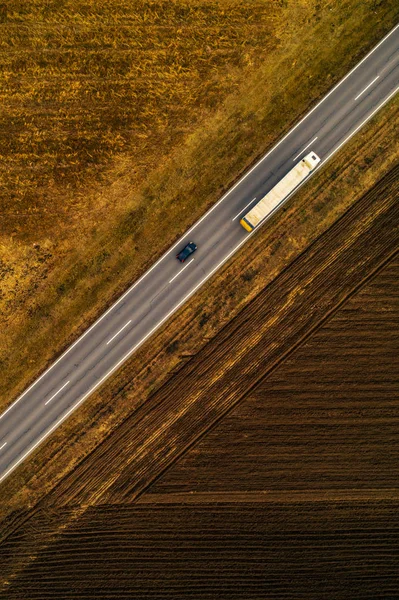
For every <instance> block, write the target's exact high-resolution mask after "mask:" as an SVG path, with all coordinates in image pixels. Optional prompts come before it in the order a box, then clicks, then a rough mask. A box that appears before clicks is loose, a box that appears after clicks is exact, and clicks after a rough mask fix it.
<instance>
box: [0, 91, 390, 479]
mask: <svg viewBox="0 0 399 600" xmlns="http://www.w3.org/2000/svg"><path fill="white" fill-rule="evenodd" d="M398 91H399V87H397V88H396V89H395V90H394V91H393V92H392V93H391V94H390V95H389V96H388V97H387V98H386V99H385V100H384V101H383V102H382V103H381V104H380V105H379V106H378V107H377V108H376V109H375V110H374V111H373V112H372V113H371V114H370V115H369V116H368V117H367V118H366V119H365V120H364V121H363V122H362V123H361V125H359V126H358V127H357V128H356V129H355V130H354V131H353V132H352V133H351V134H350V135H349V136H348V137H347V138H345V140H344V141H343V142H341V144H340V145H339V146H338V147H337V148H335V150H333V151H332V152H331V153H330V154H329V155H328V156H327V157H326V158H325V159H324V161H323V162H322V163H319V164H318V165H317V167H316V168H315V169H314V170H313V171H312V172H311V174H310V175H309V177H307V178H306V179H304V181H302V183H300V184H299V185H298V187H296V188H295V190H293V192H291V194H289V195H288V196H287V197H286V198H285V199H284V201H283V202H282V203H281V204H284V202H285V201H286V200H288V199H289V198H290V197H291V196H292V194H294V193H296V192H297V191H298V190H299V188H300V187H302V186H303V185H304V184H305V183H306V182H307V181H308V180H309V179H310V177H312V175H313V174H314V173H315V172H316V171H317V170H318V169H319V168H320V167H321V166H322V165H324V164H325V163H326V162H327V161H328V160H329V159H330V158H331V157H332V156H333V154H335V153H336V152H337V151H338V150H339V149H340V148H341V147H342V146H343V145H344V144H345V143H346V142H347V141H348V140H349V139H350V138H351V137H353V136H354V135H355V133H356V132H357V131H358V130H359V129H360V128H361V127H362V126H363V125H364V124H365V123H367V121H369V120H370V119H371V118H372V117H373V116H374V114H375V113H376V112H377V111H378V110H379V109H380V108H382V107H383V106H384V104H386V103H387V102H388V101H389V100H390V98H392V96H394V95H395V93H397V92H398ZM281 204H280V205H279V206H281ZM276 208H277V207H276ZM273 212H274V211H272V213H270V215H268V217H270V216H271V215H272V214H273ZM268 217H266V218H265V219H264V220H263V221H261V223H260V224H259V225H258V226H257V227H255V229H253V230H252V231H251V232H250V233H248V235H246V236H245V237H244V238H243V240H242V241H241V242H240V243H239V244H238V245H237V246H236V247H235V248H234V249H233V250H232V251H231V252H229V254H228V255H227V256H226V257H225V258H224V259H223V260H222V261H221V262H220V263H219V264H218V265H217V266H216V267H214V268H213V269H212V271H211V272H210V273H209V274H208V275H206V277H204V279H202V280H201V281H200V282H199V283H198V284H197V285H196V286H195V287H194V288H193V289H192V290H191V292H189V293H188V294H187V296H185V297H184V298H183V299H182V300H181V301H180V302H179V304H177V305H176V306H175V307H174V308H173V309H172V310H171V311H170V312H169V313H168V314H167V315H166V316H165V317H164V318H163V319H162V320H161V321H160V322H159V323H158V324H157V325H155V327H153V328H152V329H151V331H149V332H148V333H147V334H146V335H145V336H144V337H143V338H142V339H141V340H140V341H139V342H138V343H137V344H136V345H135V346H134V347H133V348H132V349H131V350H129V352H128V353H127V354H125V356H124V357H123V358H121V360H120V361H118V362H117V363H116V365H114V366H113V367H112V369H111V370H110V371H108V373H107V374H106V375H104V376H103V377H102V378H101V379H100V380H99V381H98V382H97V383H96V384H95V385H94V386H93V387H92V388H91V389H90V390H89V391H88V392H86V394H84V396H82V398H80V400H78V402H76V404H74V405H73V406H72V407H71V408H70V409H69V410H68V411H67V412H66V413H65V414H64V415H63V416H62V417H61V418H60V419H59V420H58V421H57V422H56V423H55V424H54V425H53V426H52V427H51V428H50V429H49V430H48V431H47V432H46V433H45V434H44V435H43V436H42V437H41V438H40V439H39V440H38V441H37V442H35V444H34V445H33V446H32V447H31V448H30V449H29V450H28V451H27V452H25V454H24V455H23V456H22V457H21V458H19V459H18V461H17V462H16V463H15V464H14V465H13V466H12V467H10V468H9V469H8V471H6V472H5V473H3V475H2V476H1V477H0V482H1V481H3V479H5V478H6V477H7V476H8V475H9V474H10V473H11V471H13V470H14V469H16V467H17V466H18V465H19V464H20V463H21V462H22V461H23V460H25V458H26V457H27V456H29V454H30V453H31V452H33V450H35V448H37V446H39V445H40V444H41V443H42V441H43V440H44V439H46V437H48V436H49V435H50V434H51V433H52V432H53V431H54V429H56V428H57V427H58V426H59V425H60V424H61V423H62V422H63V421H64V420H65V419H66V418H67V417H68V416H69V415H70V414H71V413H72V412H73V411H74V410H75V409H76V408H77V407H78V406H79V405H80V404H82V402H83V401H84V400H85V399H86V398H87V397H88V396H90V394H92V393H93V392H94V390H95V389H97V388H98V387H99V386H100V385H101V384H102V383H103V381H105V380H106V379H107V378H108V377H109V376H110V375H111V374H112V373H113V372H114V371H116V370H117V369H118V368H119V367H120V365H121V364H122V363H124V362H125V360H127V359H128V358H129V356H131V355H132V354H133V353H134V352H135V351H136V350H137V348H139V347H140V346H141V344H143V343H144V342H145V341H146V340H147V339H148V338H149V337H150V336H151V335H152V334H153V333H154V331H156V330H157V329H158V328H159V327H161V325H163V323H164V322H165V321H166V320H167V319H169V317H170V316H171V315H173V313H174V312H176V311H177V310H178V309H179V308H180V307H181V305H182V304H184V302H186V300H188V298H190V296H192V295H193V294H194V293H195V292H196V291H197V290H198V288H200V287H201V286H202V285H203V284H204V283H205V281H207V279H209V278H210V277H212V275H213V274H214V273H215V271H217V270H218V269H219V268H220V267H221V266H222V265H223V264H224V263H225V262H227V261H228V260H229V258H230V257H231V256H232V255H233V254H234V253H235V252H237V250H238V249H239V248H241V246H242V245H243V244H245V242H246V241H247V240H248V238H249V237H251V235H253V234H254V233H256V232H257V230H258V228H259V227H261V226H262V225H263V224H264V223H266V221H267V220H268Z"/></svg>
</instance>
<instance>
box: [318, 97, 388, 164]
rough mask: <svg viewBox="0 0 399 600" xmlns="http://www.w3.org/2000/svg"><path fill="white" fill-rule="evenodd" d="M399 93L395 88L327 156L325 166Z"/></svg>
mask: <svg viewBox="0 0 399 600" xmlns="http://www.w3.org/2000/svg"><path fill="white" fill-rule="evenodd" d="M398 92H399V86H398V87H397V88H395V89H394V91H393V92H391V93H390V94H389V96H388V97H387V98H385V100H383V102H381V104H379V105H378V106H377V108H375V109H374V110H373V112H372V113H370V114H369V115H368V117H366V118H365V119H364V121H362V122H361V123H360V125H358V126H357V127H356V129H354V130H353V131H352V133H351V134H350V135H349V136H348V137H347V138H345V140H344V141H343V142H341V143H340V144H339V146H337V147H336V148H335V149H334V150H333V151H332V152H330V154H328V155H327V157H326V158H325V159H324V161H323V164H324V163H325V162H326V161H327V160H329V159H330V158H331V157H332V156H333V154H335V153H336V152H338V150H339V149H340V148H341V147H342V146H343V145H344V144H345V143H346V142H347V141H348V140H349V139H350V138H351V137H352V136H354V135H355V133H357V132H358V131H359V129H361V127H363V125H365V123H367V121H369V120H370V119H371V118H372V117H373V116H374V115H375V113H376V112H378V111H379V110H380V109H381V108H382V107H383V106H384V104H386V103H387V102H388V101H389V100H390V99H391V98H392V96H394V95H395V94H397V93H398ZM319 166H320V165H318V166H317V167H316V168H315V171H317V169H318V168H319Z"/></svg>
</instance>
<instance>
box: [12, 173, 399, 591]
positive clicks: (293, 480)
mask: <svg viewBox="0 0 399 600" xmlns="http://www.w3.org/2000/svg"><path fill="white" fill-rule="evenodd" d="M398 197H399V165H398V166H396V167H395V168H394V169H392V170H391V172H390V173H389V174H387V175H386V177H384V178H383V179H382V180H381V181H380V182H379V183H378V184H377V185H376V186H374V188H373V189H372V190H370V192H368V193H367V194H366V195H364V196H363V197H362V198H361V199H360V200H359V201H358V202H357V203H356V204H355V205H354V206H353V207H351V208H350V209H349V210H348V211H347V212H346V213H345V214H344V215H343V216H342V217H341V218H340V219H339V220H338V221H337V222H336V223H335V225H334V226H333V227H331V228H330V229H329V230H328V231H327V232H326V233H325V234H324V235H323V236H321V237H320V238H319V239H318V240H317V241H316V242H315V243H313V244H312V245H311V246H310V247H309V248H308V249H307V250H306V252H304V253H303V254H302V255H301V256H300V257H299V258H298V259H297V260H296V261H294V262H293V263H292V264H291V265H290V266H289V267H288V268H287V269H286V270H285V271H284V272H283V273H282V274H281V275H280V276H279V277H278V278H277V279H276V280H275V281H274V282H273V283H272V284H271V285H270V286H268V287H267V288H266V289H265V290H264V291H263V292H261V294H259V296H258V297H257V298H256V299H255V300H254V301H253V302H251V303H250V304H249V305H248V307H247V308H246V309H245V310H244V311H242V312H241V313H240V314H239V315H238V316H237V317H236V318H235V319H234V320H233V321H232V322H231V323H229V324H228V325H226V327H225V328H224V329H223V331H222V332H221V333H220V334H219V335H218V336H217V337H216V338H215V339H214V340H213V341H211V342H210V343H209V344H207V346H206V347H205V348H204V349H203V350H202V351H201V352H200V353H199V354H198V356H196V357H195V358H194V359H193V360H192V361H190V363H189V364H188V365H186V368H185V370H184V371H181V372H179V373H177V374H176V375H175V377H174V378H172V379H171V380H170V382H168V383H167V384H166V385H165V386H163V388H161V389H160V390H159V391H158V392H157V393H156V394H155V395H154V396H153V397H152V398H151V399H150V400H149V401H148V402H147V403H146V404H145V405H144V406H143V407H142V409H141V410H140V411H137V414H136V415H135V416H134V417H132V418H131V419H130V420H129V421H127V422H126V423H125V424H124V425H123V426H122V427H120V428H119V430H118V431H117V432H116V433H114V434H113V435H112V436H111V437H110V438H109V439H108V440H107V441H106V442H105V443H104V444H102V446H101V447H100V448H99V449H98V450H97V451H95V452H93V453H92V455H91V456H89V457H88V458H87V459H86V460H85V461H84V462H83V463H82V464H81V465H80V466H79V467H78V468H77V469H76V470H75V471H74V472H73V473H72V474H71V475H70V476H69V477H67V478H66V479H65V480H64V482H63V483H62V484H61V485H59V486H57V488H56V489H55V490H54V491H53V492H52V493H50V494H49V495H48V496H47V497H46V498H44V499H43V500H42V501H41V502H40V503H39V504H38V505H37V507H36V508H35V509H34V510H33V511H31V513H24V514H20V515H14V517H10V519H9V520H8V522H7V523H6V524H5V527H4V532H5V533H6V534H7V535H6V536H5V538H6V539H4V541H3V543H2V546H1V548H0V559H1V561H2V565H3V570H4V573H5V574H6V577H7V582H6V583H5V585H4V587H3V590H4V591H3V597H4V598H7V599H10V600H12V599H13V598H15V599H16V598H29V599H30V600H34V599H35V598H40V599H42V598H43V599H44V598H53V597H54V595H56V596H57V597H62V598H76V597H79V598H84V599H86V598H87V599H94V598H101V597H103V598H113V597H115V598H131V597H134V598H159V599H161V598H182V599H183V598H187V597H193V598H201V599H202V598H216V597H219V598H226V599H227V598H287V599H291V598H292V597H298V598H301V597H303V598H314V599H315V600H316V599H317V600H318V599H319V598H320V597H321V596H322V597H324V598H331V599H332V600H333V599H334V600H335V599H341V598H342V599H345V600H346V599H347V598H348V597H350V598H351V599H354V600H356V599H359V600H360V599H362V600H363V599H364V598H370V600H371V598H373V599H374V598H388V597H395V594H397V593H398V592H399V586H398V579H397V567H398V561H397V557H396V554H395V548H396V546H397V542H398V526H399V522H398V514H399V512H398V509H399V498H398V491H397V477H398V467H397V465H398V464H399V463H398V439H397V433H395V431H396V427H397V422H398V416H399V415H398V410H399V407H398V399H397V367H398V360H397V356H398V347H397V339H396V337H395V336H394V335H393V332H392V326H393V324H394V323H395V322H396V323H397V320H398V314H399V306H398V301H397V297H398V296H397V281H398V272H399V258H398V247H397V240H398V229H399V206H398ZM216 358H217V359H218V360H215V359H216ZM338 374H339V375H338ZM194 388H195V390H198V393H197V394H196V395H195V394H193V391H192V390H193V389H194ZM188 390H191V393H190V391H188ZM395 393H396V396H395ZM237 402H238V404H237ZM235 405H236V408H235V409H233V410H230V412H229V413H228V414H227V415H226V416H225V418H224V419H221V418H222V417H223V416H224V415H225V414H226V412H227V411H229V409H231V408H233V407H234V406H235ZM212 424H214V425H215V426H214V428H213V429H211V430H209V428H210V426H211V425H212ZM204 433H207V435H206V436H204ZM198 440H199V441H198ZM196 441H197V443H196ZM184 453H185V456H183V457H182V458H180V460H178V461H177V462H176V459H178V458H179V457H180V456H181V455H182V454H184ZM129 463H130V464H129ZM172 465H173V466H172ZM167 467H172V468H170V469H169V471H168V472H164V473H163V474H162V471H165V470H166V469H167ZM377 471H378V473H377ZM108 475H109V477H108V481H107V476H108ZM155 479H158V480H157V481H156V482H155V483H152V482H154V480H155ZM113 480H115V483H112V481H113ZM151 484H152V485H151ZM107 488H108V489H107ZM145 488H147V490H146V491H145V492H144V493H141V495H139V494H140V492H143V490H145ZM137 500H138V502H137ZM93 503H95V504H96V505H95V506H93ZM90 505H91V506H90ZM288 574H289V575H288Z"/></svg>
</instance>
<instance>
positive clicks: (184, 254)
mask: <svg viewBox="0 0 399 600" xmlns="http://www.w3.org/2000/svg"><path fill="white" fill-rule="evenodd" d="M196 249H197V245H196V244H194V242H189V243H188V244H187V246H185V247H184V248H183V250H181V252H179V254H176V258H177V260H180V262H184V261H185V260H186V258H188V257H189V256H190V255H191V254H192V253H193V252H195V251H196Z"/></svg>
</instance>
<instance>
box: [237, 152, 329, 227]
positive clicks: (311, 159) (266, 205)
mask: <svg viewBox="0 0 399 600" xmlns="http://www.w3.org/2000/svg"><path fill="white" fill-rule="evenodd" d="M319 162H320V158H319V157H318V156H317V154H316V153H315V152H310V153H309V154H307V155H306V156H305V157H304V158H302V160H300V161H299V162H298V163H297V164H296V165H295V167H293V168H292V169H291V170H290V171H289V172H288V173H287V175H285V176H284V177H283V178H282V179H280V181H279V182H278V183H277V184H276V185H275V186H274V188H272V189H271V190H270V192H268V193H267V194H266V196H264V197H263V198H262V200H259V202H257V203H256V204H255V206H253V207H252V208H251V210H250V211H249V212H247V213H246V214H245V215H244V216H243V217H242V219H241V220H240V224H241V225H242V226H243V227H244V229H246V230H247V231H252V230H253V229H255V227H257V226H258V225H259V223H261V222H262V221H263V220H264V219H265V218H266V217H267V216H269V215H271V213H273V212H274V211H275V210H276V208H277V207H278V206H279V205H280V204H282V202H283V201H284V200H285V199H286V198H287V196H288V195H289V194H291V192H293V191H294V190H295V188H297V187H298V185H299V184H300V183H302V181H303V180H304V179H306V177H307V176H308V175H309V173H310V172H311V171H313V169H314V168H315V167H316V165H318V163H319Z"/></svg>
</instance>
